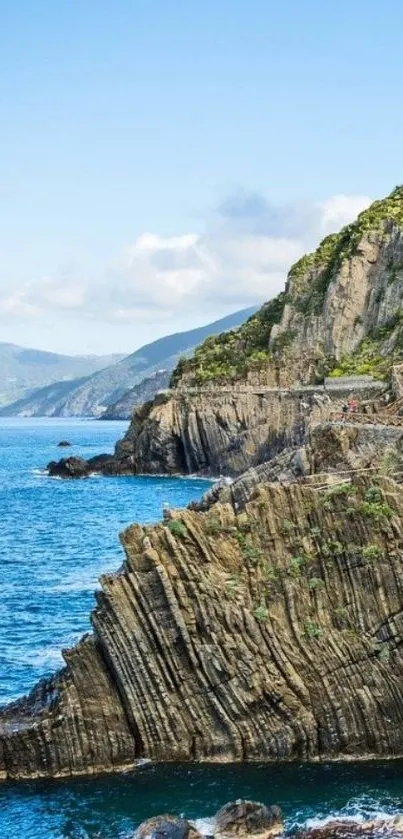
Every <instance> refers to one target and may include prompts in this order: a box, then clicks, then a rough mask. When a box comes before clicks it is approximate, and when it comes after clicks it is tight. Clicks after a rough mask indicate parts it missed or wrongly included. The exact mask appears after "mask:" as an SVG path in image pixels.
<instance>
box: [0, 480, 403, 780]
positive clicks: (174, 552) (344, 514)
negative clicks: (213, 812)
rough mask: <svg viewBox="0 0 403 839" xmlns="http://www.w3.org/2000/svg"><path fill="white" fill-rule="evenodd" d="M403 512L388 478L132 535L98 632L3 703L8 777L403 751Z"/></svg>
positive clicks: (292, 493) (289, 490)
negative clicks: (29, 688) (146, 762)
mask: <svg viewBox="0 0 403 839" xmlns="http://www.w3.org/2000/svg"><path fill="white" fill-rule="evenodd" d="M402 517H403V489H402V488H401V487H400V486H399V485H397V484H396V483H395V482H393V481H391V480H388V479H384V478H382V479H380V480H379V481H378V482H377V483H375V482H374V481H370V480H368V479H366V480H356V481H355V482H354V483H353V484H352V485H351V486H349V487H347V488H346V487H345V486H343V487H341V488H340V487H339V486H336V487H333V488H329V489H325V490H323V491H321V490H319V489H318V488H316V489H314V488H310V487H307V486H305V485H299V484H291V485H286V486H283V485H280V484H277V485H276V484H271V485H260V486H259V487H257V488H256V490H255V493H254V494H253V497H252V498H251V500H249V501H248V502H247V503H246V504H245V506H244V507H243V508H242V509H239V510H238V511H235V510H234V507H233V506H232V504H229V503H228V504H216V505H214V506H213V507H212V508H211V509H210V510H209V511H208V512H207V513H200V512H195V511H189V510H187V511H183V512H179V513H173V514H171V516H170V517H168V518H166V520H165V521H164V522H162V523H160V524H158V525H156V526H154V527H146V528H143V527H140V526H138V525H134V526H132V527H130V528H129V529H128V530H126V531H125V533H124V534H123V536H122V543H123V546H124V549H125V552H126V560H125V563H124V565H123V567H122V569H121V570H120V572H119V573H118V574H114V575H112V574H110V575H105V576H103V577H102V579H101V585H102V591H101V592H99V593H98V594H97V606H96V609H95V611H94V613H93V616H92V623H93V628H94V634H93V635H92V636H90V637H86V638H84V639H83V640H82V641H81V642H80V643H79V644H78V645H77V647H75V648H73V649H72V650H69V651H67V652H65V660H66V667H65V669H64V670H63V671H61V672H60V673H58V674H56V675H55V676H54V677H53V678H52V679H50V680H49V681H45V682H41V683H40V684H39V685H38V686H37V688H36V689H35V690H34V691H33V692H32V693H31V694H30V696H28V697H26V698H24V699H22V700H21V701H19V702H16V703H14V704H13V705H10V706H7V707H5V708H4V709H3V710H2V711H1V714H0V772H1V775H2V777H3V778H24V777H25V778H35V777H51V776H66V775H79V774H87V773H94V772H102V771H111V770H118V769H120V768H122V767H129V766H132V765H133V764H134V762H135V761H136V759H138V758H150V759H151V760H155V761H160V760H164V761H175V760H192V761H194V760H205V761H223V760H233V761H240V760H268V761H275V760H306V761H309V760H318V759H320V760H325V759H326V760H329V759H334V758H338V759H340V758H341V759H343V758H344V759H351V758H370V757H374V756H377V757H393V756H398V755H399V756H401V755H403V655H402V642H403V518H402Z"/></svg>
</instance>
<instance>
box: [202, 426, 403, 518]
mask: <svg viewBox="0 0 403 839" xmlns="http://www.w3.org/2000/svg"><path fill="white" fill-rule="evenodd" d="M352 470H357V471H359V472H361V471H362V472H363V473H365V472H367V473H369V474H370V473H371V472H374V473H375V474H377V473H378V472H381V473H383V474H384V475H390V476H392V477H394V478H395V479H396V480H397V481H398V483H402V481H403V426H399V427H385V426H381V425H379V426H377V425H354V424H351V425H349V424H348V423H338V424H336V423H325V424H323V425H318V426H315V427H314V428H313V429H312V430H311V431H309V432H308V433H307V435H306V439H305V440H304V445H303V446H301V447H299V448H290V449H286V450H285V451H283V452H281V453H280V454H279V455H277V456H276V457H274V458H273V459H272V460H269V461H267V462H265V463H261V464H260V465H259V466H256V467H252V468H250V469H248V470H247V471H246V472H244V473H243V474H242V475H240V477H239V478H237V479H236V480H235V481H233V483H231V484H228V483H227V482H221V481H218V482H217V483H216V484H213V486H212V487H211V488H210V489H209V490H207V492H206V493H205V494H204V496H203V497H202V498H201V500H200V501H195V502H192V503H191V504H190V508H191V509H194V510H208V509H210V507H211V506H212V505H213V504H215V503H216V502H217V501H220V503H221V504H227V503H231V504H232V505H233V506H234V507H235V508H236V509H237V508H239V507H242V506H243V505H244V504H245V503H246V501H249V500H250V499H251V498H252V497H253V494H254V492H255V491H256V488H257V487H258V485H259V484H261V483H273V482H276V481H279V482H280V483H289V482H292V481H295V480H303V479H307V478H310V479H312V481H311V483H312V485H314V484H315V485H321V484H322V483H323V482H326V481H328V480H330V479H331V478H332V474H333V475H334V479H333V480H334V481H335V482H340V480H342V479H348V478H350V475H351V471H352ZM324 475H325V477H324Z"/></svg>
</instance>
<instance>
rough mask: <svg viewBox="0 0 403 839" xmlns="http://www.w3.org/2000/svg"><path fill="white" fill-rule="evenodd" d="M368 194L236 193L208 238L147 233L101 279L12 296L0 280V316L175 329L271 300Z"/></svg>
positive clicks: (27, 287) (34, 285)
mask: <svg viewBox="0 0 403 839" xmlns="http://www.w3.org/2000/svg"><path fill="white" fill-rule="evenodd" d="M369 203H370V199H369V198H368V197H367V196H360V195H351V196H348V195H334V196H332V197H330V198H329V199H328V200H326V201H324V202H323V203H321V204H316V205H309V204H304V203H302V202H300V203H296V204H294V205H287V206H286V205H276V204H272V203H270V202H269V201H268V200H267V199H266V198H265V196H264V195H262V194H260V193H256V192H248V191H247V190H238V191H237V192H235V193H233V194H232V195H229V196H227V197H226V198H225V199H224V200H223V201H222V202H221V204H220V205H219V206H218V207H217V209H216V212H215V213H214V214H213V216H212V217H211V218H210V219H208V220H207V222H206V227H205V231H204V233H203V234H197V233H193V232H188V231H187V232H184V233H182V234H180V235H177V236H172V237H162V236H159V235H158V234H155V233H151V232H144V233H143V234H142V235H141V236H139V237H138V238H137V239H136V240H135V241H134V242H133V243H132V244H129V245H128V246H127V248H125V250H124V252H123V253H122V254H120V255H118V256H117V258H116V260H115V261H114V262H113V264H111V265H109V266H105V270H104V273H103V276H102V277H101V278H98V279H97V280H96V281H95V280H84V279H82V278H80V277H77V276H76V275H75V273H74V271H67V272H66V271H63V272H61V273H60V274H56V275H55V276H54V277H48V276H46V277H42V278H38V279H32V280H31V281H29V282H26V283H24V284H21V286H20V287H17V288H15V287H14V288H12V289H11V288H10V287H8V284H7V281H6V280H5V279H4V278H3V280H2V281H1V282H0V318H3V319H5V318H7V319H8V320H9V319H10V318H12V317H19V318H22V317H23V318H35V317H38V316H43V314H44V313H54V314H55V315H59V316H61V315H63V316H65V317H67V316H69V315H74V317H75V318H77V317H81V318H82V319H86V318H91V319H95V320H100V321H104V322H105V321H109V322H117V321H122V320H127V321H132V322H135V321H144V320H148V321H157V320H158V321H160V320H161V321H165V320H166V321H169V320H170V319H171V318H172V317H173V316H174V315H175V314H177V312H178V310H180V311H181V313H182V315H186V313H192V314H194V312H195V311H198V312H200V313H202V312H203V311H206V312H207V311H208V312H211V311H212V310H214V307H215V306H217V310H219V309H220V310H222V309H223V308H224V307H225V308H226V309H227V310H228V311H229V310H230V309H231V308H232V307H233V308H234V309H235V308H239V307H241V306H247V305H249V304H251V303H254V302H256V301H259V300H267V299H269V298H270V297H272V296H273V295H274V294H276V293H277V292H278V291H279V290H280V289H281V288H282V287H283V285H284V282H285V278H286V274H287V271H288V269H289V267H290V265H291V264H292V263H293V262H295V260H296V259H298V258H299V256H301V255H302V254H303V253H304V252H306V251H307V250H311V249H312V248H313V247H315V246H316V244H317V243H318V242H319V241H320V239H321V238H323V236H325V235H326V234H327V233H330V232H333V231H334V230H338V229H339V228H340V227H341V226H342V225H344V224H346V223H348V222H350V221H351V220H352V219H353V218H355V216H356V215H357V213H358V212H360V211H361V210H362V209H364V207H366V206H367V205H368V204H369Z"/></svg>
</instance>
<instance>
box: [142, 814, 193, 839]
mask: <svg viewBox="0 0 403 839" xmlns="http://www.w3.org/2000/svg"><path fill="white" fill-rule="evenodd" d="M133 839H201V834H200V833H199V832H198V831H197V830H196V828H195V827H194V826H193V825H192V824H191V823H190V822H188V821H186V819H181V818H178V816H170V815H166V816H154V818H152V819H147V821H145V822H143V823H142V824H141V825H140V827H138V828H137V830H136V832H135V834H134V836H133Z"/></svg>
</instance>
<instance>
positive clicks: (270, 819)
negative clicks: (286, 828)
mask: <svg viewBox="0 0 403 839" xmlns="http://www.w3.org/2000/svg"><path fill="white" fill-rule="evenodd" d="M281 833H283V814H282V812H281V810H280V807H277V806H276V805H272V806H271V807H266V805H265V804H260V802H257V801H245V800H243V799H239V800H238V801H234V802H230V803H229V804H226V805H225V806H224V807H222V808H221V810H219V812H218V813H217V815H216V816H215V819H214V836H217V837H220V839H235V837H240V839H242V837H247V836H259V837H262V839H266V837H267V838H268V837H271V836H277V835H279V834H281Z"/></svg>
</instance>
